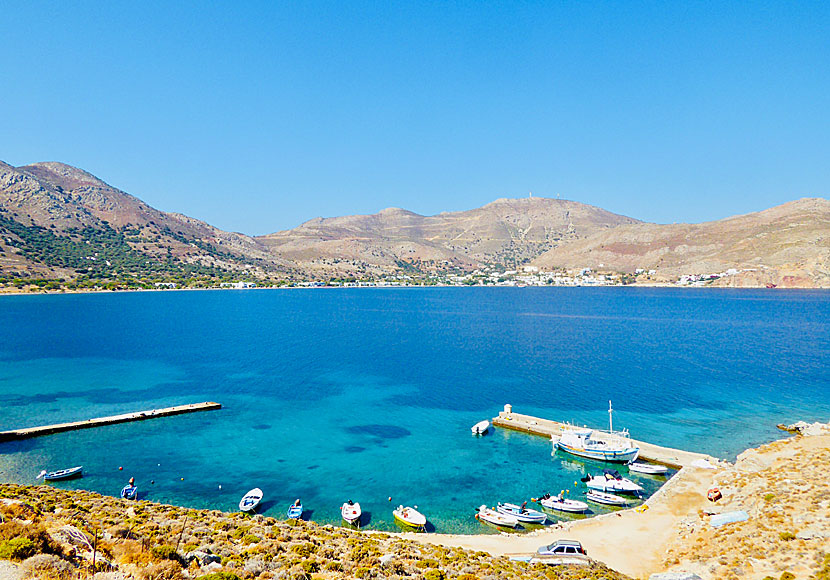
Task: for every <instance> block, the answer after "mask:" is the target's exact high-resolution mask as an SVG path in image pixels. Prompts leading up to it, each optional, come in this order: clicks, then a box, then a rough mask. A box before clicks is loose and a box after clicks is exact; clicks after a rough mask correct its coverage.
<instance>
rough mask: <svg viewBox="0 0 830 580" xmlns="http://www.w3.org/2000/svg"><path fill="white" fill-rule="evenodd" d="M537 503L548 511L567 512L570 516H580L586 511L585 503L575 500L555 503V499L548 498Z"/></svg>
mask: <svg viewBox="0 0 830 580" xmlns="http://www.w3.org/2000/svg"><path fill="white" fill-rule="evenodd" d="M539 503H540V504H541V505H542V507H544V508H547V509H549V510H556V511H560V512H568V513H572V514H581V513H584V512H586V511H588V504H587V503H585V502H584V501H578V500H575V499H566V500H562V501H557V500H556V499H553V498H550V499H542V500H539Z"/></svg>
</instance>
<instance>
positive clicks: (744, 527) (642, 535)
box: [0, 428, 830, 580]
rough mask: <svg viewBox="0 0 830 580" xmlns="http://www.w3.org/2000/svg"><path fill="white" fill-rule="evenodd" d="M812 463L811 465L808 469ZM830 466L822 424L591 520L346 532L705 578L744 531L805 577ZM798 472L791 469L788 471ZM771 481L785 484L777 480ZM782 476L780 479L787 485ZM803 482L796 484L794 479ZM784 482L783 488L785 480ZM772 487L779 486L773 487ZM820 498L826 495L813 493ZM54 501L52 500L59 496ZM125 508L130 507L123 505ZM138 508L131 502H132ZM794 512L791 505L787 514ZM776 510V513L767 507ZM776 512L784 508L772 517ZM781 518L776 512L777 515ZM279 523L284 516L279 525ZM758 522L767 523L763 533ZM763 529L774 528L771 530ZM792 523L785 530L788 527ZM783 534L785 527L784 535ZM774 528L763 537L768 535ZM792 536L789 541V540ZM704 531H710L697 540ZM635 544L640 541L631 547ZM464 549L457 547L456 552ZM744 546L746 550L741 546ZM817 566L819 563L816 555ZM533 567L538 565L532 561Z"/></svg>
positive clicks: (827, 544)
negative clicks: (517, 528)
mask: <svg viewBox="0 0 830 580" xmlns="http://www.w3.org/2000/svg"><path fill="white" fill-rule="evenodd" d="M808 467H809V469H808ZM828 468H830V429H825V428H823V429H822V430H821V432H819V433H817V434H815V435H809V436H808V435H795V436H790V437H787V438H784V439H778V440H775V441H772V442H769V443H765V444H763V445H761V446H759V447H756V448H750V449H747V450H746V451H744V452H743V453H741V454H740V455H739V456H738V460H737V461H736V462H735V463H734V464H721V465H719V466H718V467H716V468H714V469H706V468H702V467H691V466H686V467H684V468H683V469H682V470H680V471H679V472H678V473H677V474H675V475H674V476H673V477H672V478H671V479H669V480H668V481H667V482H666V483H665V484H664V485H663V486H662V487H661V488H660V490H658V491H657V492H656V493H655V494H654V495H652V496H651V497H650V498H649V499H648V500H647V501H646V502H645V503H644V504H643V506H646V507H642V506H641V507H638V508H629V509H626V510H620V511H617V512H612V513H607V514H603V515H599V516H595V517H592V518H587V519H583V520H576V521H570V522H560V523H558V524H554V525H552V526H549V527H547V528H545V529H541V530H537V531H533V532H529V533H527V534H521V535H519V534H507V533H500V534H487V535H477V534H470V535H467V534H437V533H426V534H424V533H413V532H383V531H375V530H362V531H351V530H349V531H345V530H343V531H342V532H343V533H346V534H348V535H349V536H350V537H353V538H365V539H366V540H367V541H369V540H370V539H372V538H392V539H394V538H398V539H399V540H407V541H409V540H411V541H413V542H415V543H416V544H417V545H430V546H434V547H436V549H438V548H440V549H446V550H451V551H453V550H455V551H457V550H459V549H460V550H463V551H464V553H465V554H468V555H474V554H480V553H482V552H484V553H487V554H489V557H492V558H494V559H496V560H497V561H500V562H503V561H504V557H507V558H509V557H510V556H512V555H519V554H530V553H533V552H535V550H536V548H538V547H539V546H541V545H544V544H548V543H550V542H553V541H555V540H557V539H575V540H578V541H580V542H582V544H583V546H584V547H585V548H586V549H587V551H588V554H589V556H590V557H591V558H593V559H595V560H598V561H600V562H601V563H603V564H604V565H606V566H608V568H610V569H612V570H615V571H617V572H619V573H621V574H625V575H627V576H629V577H632V578H648V577H649V575H650V574H654V573H658V572H664V571H667V570H670V571H674V572H679V571H683V572H694V573H696V574H698V575H700V576H701V577H702V578H704V579H708V578H721V577H724V574H725V573H726V572H728V570H729V566H732V567H734V566H735V565H736V564H734V563H732V562H730V561H729V558H730V554H732V555H733V556H734V553H733V552H734V551H735V550H736V549H737V548H735V547H734V546H732V545H731V544H730V542H733V541H734V542H735V544H736V546H738V547H741V549H742V550H744V551H745V548H743V547H745V545H746V543H747V542H748V541H750V540H748V539H747V538H760V540H759V541H761V542H762V544H763V545H765V546H766V547H767V552H769V555H768V557H763V554H761V555H758V554H756V557H755V558H750V559H749V560H747V559H746V558H745V557H743V559H742V560H741V561H742V562H744V563H742V564H741V566H744V567H745V568H746V569H745V570H744V571H743V573H742V574H741V576H742V577H744V578H747V579H749V580H755V579H758V580H760V579H761V578H764V577H766V576H767V575H769V574H770V573H774V576H775V577H776V578H777V577H778V576H779V575H780V574H781V572H782V571H790V572H791V573H793V574H794V575H795V578H808V577H809V574H811V573H813V572H814V571H815V566H813V567H812V568H811V567H810V566H809V565H808V564H809V563H805V561H804V559H803V558H795V559H793V558H792V555H791V554H795V552H803V551H805V550H811V549H814V550H818V551H821V550H824V551H826V550H827V549H830V481H828V480H827V478H826V477H825V476H824V474H825V473H826V470H827V469H828ZM786 469H789V470H790V472H793V473H795V474H798V477H799V479H798V480H794V479H793V476H792V475H788V474H787V473H786V472H783V473H782V470H786ZM770 481H775V482H778V484H777V487H776V486H772V487H771V486H770ZM782 482H783V483H782ZM793 485H796V488H793V487H792V486H793ZM782 486H783V487H782ZM711 487H719V488H720V489H721V490H722V491H723V496H724V497H723V499H722V500H721V501H719V502H718V503H712V502H710V501H708V500H707V498H706V492H707V490H708V489H710V488H711ZM0 489H2V490H4V493H3V495H4V496H6V497H8V494H7V493H5V492H6V491H8V490H9V489H12V490H18V494H19V495H21V496H28V495H32V494H35V495H44V496H46V497H47V498H49V497H52V498H59V497H64V496H66V497H75V498H93V499H94V500H95V501H98V502H100V503H105V504H114V505H124V504H123V503H121V502H122V500H118V499H116V498H111V497H107V496H102V495H100V494H97V493H95V492H88V491H81V490H61V489H56V488H50V487H48V486H26V485H17V484H2V485H0ZM796 489H802V490H807V491H805V492H804V493H808V492H809V495H806V496H805V497H803V498H800V499H799V501H796V498H795V497H793V495H792V494H794V493H799V492H797V491H795V490H796ZM770 490H772V493H770ZM787 490H788V492H789V495H787V496H783V495H782V496H781V497H782V498H784V497H786V498H787V505H790V506H793V505H794V506H796V507H795V508H794V509H788V510H784V511H783V512H781V510H780V506H778V507H777V504H776V503H775V502H776V501H777V500H775V499H772V496H775V497H779V495H780V494H783V493H785V491H787ZM815 498H823V499H821V500H820V501H816V500H815ZM52 501H54V499H53V500H52ZM131 505H134V506H143V508H142V509H149V510H151V511H156V512H159V513H166V512H170V511H171V510H172V511H173V512H177V513H182V514H184V513H193V514H195V513H199V514H203V515H202V516H198V517H201V518H203V517H207V515H214V516H216V517H223V518H233V519H239V518H240V517H241V518H242V519H243V520H245V519H246V518H248V517H249V516H239V515H238V514H235V513H224V512H219V511H216V510H205V509H203V510H199V509H193V508H185V507H179V506H165V505H164V504H156V503H152V502H149V501H140V502H138V503H137V504H131ZM122 509H123V508H122ZM132 509H133V508H132V507H131V508H130V510H132ZM735 509H742V510H745V511H746V512H747V513H749V514H750V516H749V520H748V521H746V522H739V523H734V524H729V525H725V526H722V527H719V528H713V527H712V526H710V525H709V523H708V520H709V517H710V514H719V513H728V512H731V511H734V510H735ZM788 512H793V513H792V514H788ZM770 514H773V515H770ZM774 514H779V515H774ZM782 514H783V515H784V516H786V517H789V518H790V519H791V521H789V520H788V521H782V522H780V525H778V526H774V527H773V529H772V530H769V529H768V527H767V526H766V525H765V524H766V523H769V522H771V521H772V518H779V519H780V518H781V517H782ZM253 520H258V521H269V522H277V524H279V523H280V520H275V519H274V518H273V517H268V516H260V515H255V516H253ZM776 521H777V520H776ZM280 525H282V524H280ZM301 527H302V528H303V529H306V530H326V531H332V530H334V531H336V532H338V533H340V532H341V529H340V528H338V527H336V526H332V525H331V524H317V523H315V522H303V524H302V526H301ZM759 530H760V531H759ZM765 530H766V531H767V532H769V533H767V532H765ZM790 530H792V533H791V534H789V535H787V534H784V531H787V532H788V533H789V531H790ZM779 532H781V533H780V534H779ZM764 533H767V535H766V536H764V535H763V534H764ZM791 537H792V538H795V539H794V540H793V539H790V538H791ZM700 538H703V539H700ZM701 542H711V545H710V547H709V549H707V550H706V551H701V550H700V549H699V547H700V543H701ZM632 546H636V547H637V549H636V550H634V549H632ZM455 553H458V552H455ZM742 553H743V552H742ZM816 562H817V563H816V564H815V565H816V566H818V565H820V562H818V560H817V561H816ZM531 568H532V567H531Z"/></svg>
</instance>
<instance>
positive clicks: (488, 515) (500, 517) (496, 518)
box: [476, 506, 519, 528]
mask: <svg viewBox="0 0 830 580" xmlns="http://www.w3.org/2000/svg"><path fill="white" fill-rule="evenodd" d="M476 517H477V518H478V521H480V522H484V523H487V524H492V525H494V526H498V527H501V528H515V527H516V526H518V525H519V520H518V519H517V518H515V517H513V516H510V515H505V514H503V513H499V512H497V511H496V510H492V509H490V508H488V507H487V506H481V507H480V508H478V513H477V514H476Z"/></svg>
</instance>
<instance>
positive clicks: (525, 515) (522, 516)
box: [496, 502, 548, 524]
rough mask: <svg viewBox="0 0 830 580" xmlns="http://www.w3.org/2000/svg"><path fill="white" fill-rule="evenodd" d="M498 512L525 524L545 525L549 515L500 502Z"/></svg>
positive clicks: (497, 507)
mask: <svg viewBox="0 0 830 580" xmlns="http://www.w3.org/2000/svg"><path fill="white" fill-rule="evenodd" d="M496 511H497V512H499V513H500V514H504V515H508V516H513V517H514V518H516V519H517V520H519V521H520V522H522V523H525V524H544V523H545V522H546V521H547V519H548V516H547V514H544V513H542V512H540V511H537V510H532V509H529V508H527V507H525V506H520V505H516V504H514V503H501V502H499V505H497V506H496Z"/></svg>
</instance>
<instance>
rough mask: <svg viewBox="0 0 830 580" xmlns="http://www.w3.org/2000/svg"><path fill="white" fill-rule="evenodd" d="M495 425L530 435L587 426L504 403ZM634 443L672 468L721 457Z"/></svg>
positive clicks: (554, 433)
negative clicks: (520, 410)
mask: <svg viewBox="0 0 830 580" xmlns="http://www.w3.org/2000/svg"><path fill="white" fill-rule="evenodd" d="M492 422H493V425H495V426H496V427H502V428H504V429H513V430H514V431H522V432H523V433H530V434H531V435H539V436H540V437H547V438H548V439H550V438H551V437H559V436H560V435H562V433H564V432H565V431H566V430H571V429H582V428H584V427H582V426H579V425H571V424H569V423H562V422H559V421H552V420H550V419H542V418H540V417H532V416H531V415H522V414H520V413H514V412H513V408H512V406H511V405H505V406H504V411H500V412H499V416H498V417H494V418H493V421H492ZM592 437H593V438H595V439H599V440H603V439H605V438H606V437H607V436H606V435H605V434H604V433H603V432H601V431H595V432H594V434H593V435H592ZM631 443H633V444H634V445H635V446H637V447H639V448H640V455H639V459H641V460H643V461H648V462H650V463H658V464H660V465H665V466H667V467H670V468H672V469H680V468H682V467H686V466H689V465H692V464H693V463H694V462H696V461H708V462H709V463H713V464H717V463H718V462H719V460H718V459H716V458H714V457H711V456H709V455H704V454H703V453H694V452H692V451H683V450H682V449H672V448H671V447H662V446H660V445H654V444H652V443H646V442H645V441H638V440H636V439H631Z"/></svg>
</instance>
